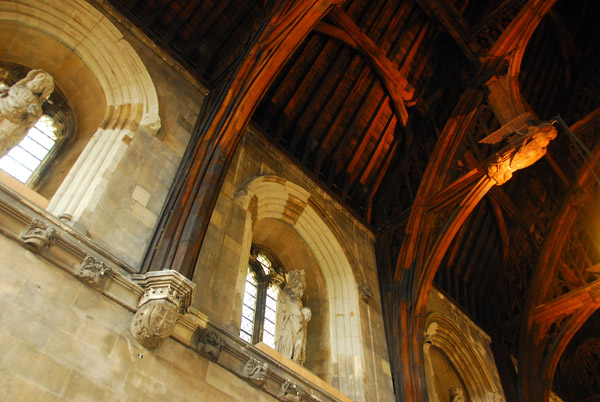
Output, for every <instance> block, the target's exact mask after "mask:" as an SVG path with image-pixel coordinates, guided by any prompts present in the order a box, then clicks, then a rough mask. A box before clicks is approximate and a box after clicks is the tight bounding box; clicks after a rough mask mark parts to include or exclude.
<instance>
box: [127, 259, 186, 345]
mask: <svg viewBox="0 0 600 402" xmlns="http://www.w3.org/2000/svg"><path fill="white" fill-rule="evenodd" d="M132 279H133V280H134V281H135V282H137V283H138V284H139V285H140V286H142V287H143V288H144V294H143V296H142V297H141V298H140V302H139V303H138V310H137V312H136V313H135V315H134V316H133V320H132V321H131V334H132V335H133V337H134V338H135V339H136V340H137V341H138V342H139V343H140V344H142V345H143V346H145V347H147V348H148V349H157V348H159V347H160V346H161V345H162V344H163V342H164V340H165V339H167V338H168V337H169V336H171V334H172V333H173V330H174V329H175V325H176V324H177V319H178V318H179V315H180V314H185V313H186V311H187V309H188V307H189V306H190V305H191V304H192V299H193V296H194V288H195V287H196V285H195V284H194V283H193V282H191V281H190V280H189V279H187V278H185V277H184V276H183V275H181V274H180V273H179V272H177V271H173V270H165V271H153V272H148V273H145V274H143V275H133V278H132Z"/></svg>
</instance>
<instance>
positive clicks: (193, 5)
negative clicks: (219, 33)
mask: <svg viewBox="0 0 600 402" xmlns="http://www.w3.org/2000/svg"><path fill="white" fill-rule="evenodd" d="M230 1H231V0H223V1H222V2H221V3H226V4H228V3H229V2H230ZM199 6H200V0H192V1H190V2H189V3H187V4H186V6H185V7H184V8H183V9H182V10H181V12H180V13H179V15H177V19H176V20H175V21H173V23H172V24H171V25H170V26H169V28H168V29H167V32H165V34H164V35H163V37H162V41H163V42H164V43H167V44H168V43H171V41H172V40H173V38H174V37H175V35H177V32H179V30H180V29H181V28H182V27H183V25H185V23H186V22H187V21H188V20H189V18H190V17H191V16H192V14H193V13H194V12H195V11H196V10H197V9H198V7H199ZM209 18H210V16H209Z"/></svg>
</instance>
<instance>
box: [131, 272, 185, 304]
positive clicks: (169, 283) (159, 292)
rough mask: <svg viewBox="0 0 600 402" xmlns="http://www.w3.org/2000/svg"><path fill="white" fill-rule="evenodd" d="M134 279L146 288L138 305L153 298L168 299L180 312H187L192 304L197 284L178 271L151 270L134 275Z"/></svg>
mask: <svg viewBox="0 0 600 402" xmlns="http://www.w3.org/2000/svg"><path fill="white" fill-rule="evenodd" d="M132 279H133V280H134V281H135V282H136V283H137V284H138V285H140V286H141V287H143V288H144V294H143V295H142V297H141V299H140V302H139V304H138V307H141V306H143V305H144V304H146V303H148V302H149V301H152V300H166V301H169V302H171V303H173V304H174V305H175V306H176V307H177V310H178V312H179V313H181V314H185V312H186V311H187V309H188V307H189V306H191V304H192V299H193V297H194V289H195V288H196V285H195V284H194V283H193V282H192V281H190V280H189V279H187V278H186V277H185V276H183V275H181V274H180V273H179V272H177V271H174V270H165V271H151V272H147V273H145V274H143V275H133V277H132Z"/></svg>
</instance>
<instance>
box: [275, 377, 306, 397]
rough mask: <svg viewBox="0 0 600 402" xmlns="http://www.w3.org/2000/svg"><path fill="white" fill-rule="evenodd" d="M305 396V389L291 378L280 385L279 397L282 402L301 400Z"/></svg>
mask: <svg viewBox="0 0 600 402" xmlns="http://www.w3.org/2000/svg"><path fill="white" fill-rule="evenodd" d="M303 396H304V390H303V389H302V388H300V387H299V386H298V385H296V384H294V383H293V382H291V381H290V380H286V381H285V382H283V383H282V384H281V386H280V387H279V392H277V399H279V400H280V401H282V402H300V401H301V400H302V397H303Z"/></svg>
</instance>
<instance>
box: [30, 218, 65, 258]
mask: <svg viewBox="0 0 600 402" xmlns="http://www.w3.org/2000/svg"><path fill="white" fill-rule="evenodd" d="M59 237H60V235H59V234H58V233H57V232H56V230H54V229H48V225H46V224H45V223H44V222H42V221H40V220H39V219H34V220H33V221H32V222H31V223H30V224H29V226H27V228H26V229H25V231H24V232H23V234H21V239H23V243H24V245H25V247H26V248H27V249H28V250H29V251H32V252H34V253H40V252H42V251H44V250H46V249H47V248H49V247H50V246H52V244H54V242H55V241H56V240H57V239H58V238H59Z"/></svg>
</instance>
